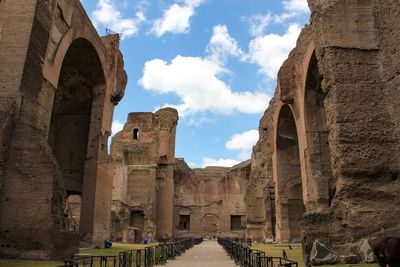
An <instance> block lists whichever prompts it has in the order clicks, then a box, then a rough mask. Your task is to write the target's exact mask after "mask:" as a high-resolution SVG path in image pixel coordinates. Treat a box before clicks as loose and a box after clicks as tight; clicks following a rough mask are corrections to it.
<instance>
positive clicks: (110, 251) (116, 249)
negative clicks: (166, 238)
mask: <svg viewBox="0 0 400 267" xmlns="http://www.w3.org/2000/svg"><path fill="white" fill-rule="evenodd" d="M150 246H157V243H150V244H148V245H144V244H126V243H113V245H112V248H101V249H97V248H81V249H80V250H79V253H82V254H89V255H91V256H118V254H119V253H120V252H123V251H127V250H135V249H143V248H145V247H150Z"/></svg>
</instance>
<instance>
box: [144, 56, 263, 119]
mask: <svg viewBox="0 0 400 267" xmlns="http://www.w3.org/2000/svg"><path fill="white" fill-rule="evenodd" d="M224 72H225V70H224V69H223V68H222V67H220V66H219V65H218V64H216V63H215V62H213V61H210V60H208V59H203V58H200V57H183V56H179V55H178V56H177V57H175V58H174V59H173V60H172V61H171V62H170V63H168V62H166V61H163V60H161V59H153V60H150V61H147V62H146V63H145V66H144V71H143V76H142V78H141V79H140V81H139V83H140V84H141V86H142V87H143V88H144V89H146V90H149V91H153V92H156V93H160V94H165V93H174V94H176V95H177V96H178V97H179V98H180V100H181V103H180V104H178V105H171V104H166V106H172V107H174V108H176V109H177V110H178V112H179V114H180V116H182V117H184V116H185V115H187V114H194V113H198V112H204V111H209V112H214V113H220V114H230V113H233V112H243V113H248V114H255V113H259V112H263V111H264V110H265V108H266V105H267V103H268V101H269V96H268V95H267V94H266V93H263V92H255V93H253V92H249V91H245V92H233V91H232V90H231V88H230V87H229V85H228V84H226V83H225V82H224V81H222V80H220V79H219V78H218V76H219V75H221V74H222V73H224Z"/></svg>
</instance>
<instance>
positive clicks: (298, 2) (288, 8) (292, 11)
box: [275, 0, 310, 23]
mask: <svg viewBox="0 0 400 267" xmlns="http://www.w3.org/2000/svg"><path fill="white" fill-rule="evenodd" d="M282 5H283V9H284V12H283V13H282V14H280V15H277V16H275V21H276V22H281V23H282V22H285V21H286V20H287V19H290V18H293V17H297V16H300V15H305V14H309V13H310V9H309V7H308V3H307V0H283V1H282Z"/></svg>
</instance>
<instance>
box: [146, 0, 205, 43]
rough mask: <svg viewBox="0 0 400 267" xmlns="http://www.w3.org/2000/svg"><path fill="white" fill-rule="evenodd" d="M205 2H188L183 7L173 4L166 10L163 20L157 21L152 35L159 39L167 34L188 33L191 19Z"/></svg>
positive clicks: (197, 0)
mask: <svg viewBox="0 0 400 267" xmlns="http://www.w3.org/2000/svg"><path fill="white" fill-rule="evenodd" d="M202 2H203V0H186V1H185V2H184V3H183V5H179V4H176V3H175V4H173V5H171V6H170V7H168V8H167V9H166V10H164V14H163V16H162V18H160V19H157V20H156V21H155V22H154V24H153V27H152V29H151V33H153V34H154V35H156V36H157V37H160V36H163V35H164V34H165V33H167V32H171V33H186V32H188V31H189V28H190V18H191V17H192V16H193V15H194V13H195V9H196V7H198V6H199V5H201V4H202Z"/></svg>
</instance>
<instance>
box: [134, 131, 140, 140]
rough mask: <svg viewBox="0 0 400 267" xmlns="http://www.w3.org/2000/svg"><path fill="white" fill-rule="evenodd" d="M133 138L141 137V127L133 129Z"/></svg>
mask: <svg viewBox="0 0 400 267" xmlns="http://www.w3.org/2000/svg"><path fill="white" fill-rule="evenodd" d="M133 139H135V140H138V139H139V129H137V128H135V129H133Z"/></svg>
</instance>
